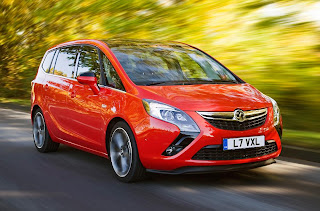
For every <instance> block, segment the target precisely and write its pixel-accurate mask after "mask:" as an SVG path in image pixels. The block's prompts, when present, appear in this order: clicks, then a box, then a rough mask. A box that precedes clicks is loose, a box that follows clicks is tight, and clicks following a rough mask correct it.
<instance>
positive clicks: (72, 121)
mask: <svg viewBox="0 0 320 211" xmlns="http://www.w3.org/2000/svg"><path fill="white" fill-rule="evenodd" d="M31 101H32V107H31V117H32V123H33V137H34V143H35V146H36V148H37V150H38V151H40V152H50V151H56V150H57V149H58V147H59V143H62V144H66V145H69V146H72V147H75V148H78V149H81V150H84V151H87V152H90V153H94V154H96V155H100V156H103V157H106V158H110V160H111V164H112V167H113V169H114V172H115V175H116V176H117V177H118V178H119V179H120V180H121V181H124V182H131V181H136V180H141V179H143V178H144V177H145V175H146V172H160V173H169V174H182V173H194V172H215V171H222V170H223V171H224V170H236V169H243V168H254V167H259V166H264V165H268V164H271V163H274V162H275V160H274V158H276V157H278V156H279V154H280V152H281V134H282V118H281V115H280V110H279V107H278V105H277V103H276V102H275V101H274V100H273V99H271V98H270V97H268V96H266V95H264V94H262V93H261V92H259V91H258V90H257V89H255V88H254V87H253V86H251V85H250V84H248V83H246V82H244V81H243V80H242V79H240V78H239V77H238V76H236V75H235V74H234V73H232V72H231V71H230V70H228V69H227V68H226V67H225V66H223V65H222V64H221V63H219V62H218V61H217V60H215V59H214V58H212V57H211V56H210V55H208V54H206V53H205V52H203V51H201V50H199V49H197V48H195V47H192V46H190V45H187V44H183V43H179V42H152V41H137V40H108V41H99V40H77V41H71V42H66V43H63V44H59V45H57V46H54V47H52V48H50V49H49V50H48V51H47V52H46V53H45V55H44V57H43V59H42V62H41V64H40V67H39V69H38V73H37V76H36V77H35V79H34V80H33V81H32V92H31Z"/></svg>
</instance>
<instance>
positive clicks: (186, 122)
mask: <svg viewBox="0 0 320 211" xmlns="http://www.w3.org/2000/svg"><path fill="white" fill-rule="evenodd" d="M142 103H143V106H144V108H145V109H146V111H147V113H148V114H149V115H150V116H152V117H154V118H157V119H161V120H163V121H166V122H169V123H172V124H174V125H176V126H178V127H179V129H180V131H185V132H200V129H199V127H198V125H197V124H196V123H195V122H194V121H193V119H191V117H190V116H189V115H188V114H186V113H185V112H183V111H181V110H180V109H177V108H175V107H172V106H169V105H167V104H164V103H160V102H158V101H154V100H148V99H144V100H142Z"/></svg>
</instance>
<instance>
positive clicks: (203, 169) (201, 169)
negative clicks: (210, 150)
mask: <svg viewBox="0 0 320 211" xmlns="http://www.w3.org/2000/svg"><path fill="white" fill-rule="evenodd" d="M272 163H276V161H275V160H274V159H273V158H271V159H268V160H264V161H258V162H253V163H242V164H231V165H220V166H186V167H181V168H177V169H174V170H172V171H165V170H153V169H147V171H148V172H151V173H160V174H203V173H216V172H225V171H238V170H244V169H252V168H258V167H261V166H266V165H270V164H272Z"/></svg>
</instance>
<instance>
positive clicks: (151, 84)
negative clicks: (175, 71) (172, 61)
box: [143, 80, 192, 86]
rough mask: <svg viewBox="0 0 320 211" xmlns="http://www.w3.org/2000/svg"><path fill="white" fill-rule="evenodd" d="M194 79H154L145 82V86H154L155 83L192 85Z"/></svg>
mask: <svg viewBox="0 0 320 211" xmlns="http://www.w3.org/2000/svg"><path fill="white" fill-rule="evenodd" d="M190 84H192V81H184V80H181V81H154V82H150V83H146V84H143V85H144V86H153V85H190Z"/></svg>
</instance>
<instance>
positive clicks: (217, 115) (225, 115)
mask: <svg viewBox="0 0 320 211" xmlns="http://www.w3.org/2000/svg"><path fill="white" fill-rule="evenodd" d="M239 110H240V109H236V110H234V111H227V112H224V111H223V112H204V111H197V113H198V114H199V115H200V116H202V117H203V118H204V119H210V120H222V121H237V122H244V121H247V120H253V119H257V118H260V117H263V116H265V115H267V113H268V108H262V109H256V110H249V111H242V110H240V111H241V112H243V114H244V118H243V119H242V120H239V119H238V118H237V117H236V112H238V111H239Z"/></svg>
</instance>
